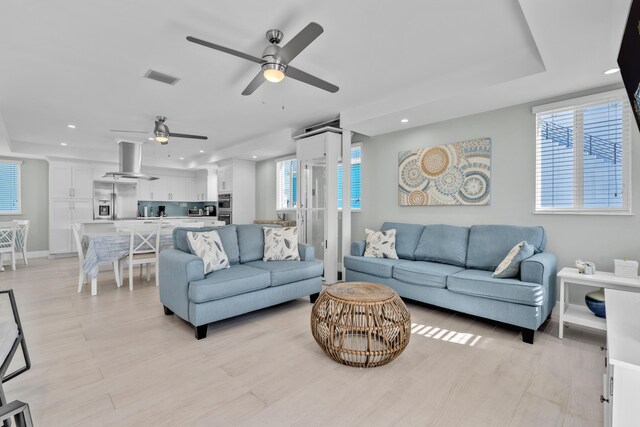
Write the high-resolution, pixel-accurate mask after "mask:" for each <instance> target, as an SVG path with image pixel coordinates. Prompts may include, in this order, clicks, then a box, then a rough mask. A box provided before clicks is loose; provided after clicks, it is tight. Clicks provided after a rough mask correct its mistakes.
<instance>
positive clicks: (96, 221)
mask: <svg viewBox="0 0 640 427" xmlns="http://www.w3.org/2000/svg"><path fill="white" fill-rule="evenodd" d="M136 219H137V220H140V221H154V220H162V221H171V220H174V219H193V220H195V221H212V220H213V221H217V220H218V217H217V216H165V217H162V218H161V217H159V216H158V217H153V216H150V217H146V218H145V217H138V218H129V219H116V220H110V219H92V220H87V221H78V222H79V223H81V224H113V223H115V222H122V221H134V220H136Z"/></svg>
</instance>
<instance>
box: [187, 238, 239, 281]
mask: <svg viewBox="0 0 640 427" xmlns="http://www.w3.org/2000/svg"><path fill="white" fill-rule="evenodd" d="M187 241H188V242H189V249H191V253H192V254H194V255H197V256H199V257H200V258H202V261H203V262H204V274H208V273H211V272H212V271H216V270H222V269H224V268H229V267H230V265H229V257H227V254H226V252H225V251H224V247H223V246H222V241H221V240H220V235H219V234H218V232H217V231H203V232H193V231H189V232H188V233H187Z"/></svg>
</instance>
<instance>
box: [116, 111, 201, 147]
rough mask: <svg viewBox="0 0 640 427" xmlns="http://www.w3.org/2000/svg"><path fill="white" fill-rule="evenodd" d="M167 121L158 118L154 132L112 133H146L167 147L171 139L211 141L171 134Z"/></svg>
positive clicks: (188, 135) (196, 136)
mask: <svg viewBox="0 0 640 427" xmlns="http://www.w3.org/2000/svg"><path fill="white" fill-rule="evenodd" d="M165 120H167V118H166V117H164V116H156V121H155V124H154V127H153V132H146V131H141V130H121V129H112V130H111V132H123V133H144V134H147V135H153V139H154V140H155V141H157V142H159V143H160V144H162V145H167V144H168V143H169V137H173V138H188V139H204V140H206V139H209V138H207V137H206V136H204V135H191V134H188V133H177V132H171V131H170V130H169V126H167V125H166V124H165V123H164V122H165Z"/></svg>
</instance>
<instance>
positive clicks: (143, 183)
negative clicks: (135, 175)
mask: <svg viewBox="0 0 640 427" xmlns="http://www.w3.org/2000/svg"><path fill="white" fill-rule="evenodd" d="M152 182H153V181H147V180H146V179H140V180H138V186H137V187H136V191H137V197H138V200H153V194H152V190H151V188H152V185H153V184H152Z"/></svg>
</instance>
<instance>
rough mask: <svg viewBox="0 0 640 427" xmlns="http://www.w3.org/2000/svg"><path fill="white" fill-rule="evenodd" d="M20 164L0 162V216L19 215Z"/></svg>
mask: <svg viewBox="0 0 640 427" xmlns="http://www.w3.org/2000/svg"><path fill="white" fill-rule="evenodd" d="M21 163H22V162H19V161H12V160H0V215H19V214H21V213H22V212H21V208H20V165H21Z"/></svg>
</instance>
